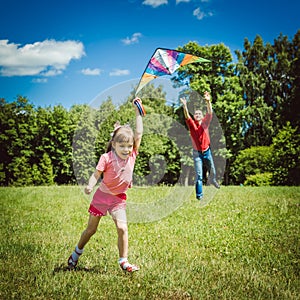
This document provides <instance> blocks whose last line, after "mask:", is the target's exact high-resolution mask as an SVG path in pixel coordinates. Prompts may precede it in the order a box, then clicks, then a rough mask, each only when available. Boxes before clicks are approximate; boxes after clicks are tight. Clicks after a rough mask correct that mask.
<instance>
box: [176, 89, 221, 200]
mask: <svg viewBox="0 0 300 300" xmlns="http://www.w3.org/2000/svg"><path fill="white" fill-rule="evenodd" d="M204 99H205V101H206V107H207V113H206V115H205V116H203V113H202V111H201V110H199V109H198V110H195V112H194V119H192V118H191V116H190V114H189V111H188V108H187V104H186V99H185V98H180V101H181V103H182V104H183V112H184V116H185V121H186V124H187V126H188V128H189V131H190V136H191V140H192V145H193V160H194V167H195V172H196V183H195V186H196V198H197V199H198V200H201V199H202V198H203V167H206V168H207V170H208V172H209V174H210V177H211V183H212V184H213V185H214V186H215V187H216V188H220V186H219V184H218V182H217V180H216V169H215V165H214V161H213V157H212V153H211V149H210V137H209V131H208V128H209V125H210V122H211V120H212V106H211V102H210V94H209V92H205V93H204Z"/></svg>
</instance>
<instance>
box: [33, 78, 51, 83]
mask: <svg viewBox="0 0 300 300" xmlns="http://www.w3.org/2000/svg"><path fill="white" fill-rule="evenodd" d="M32 82H33V83H46V82H48V79H47V78H34V79H32Z"/></svg>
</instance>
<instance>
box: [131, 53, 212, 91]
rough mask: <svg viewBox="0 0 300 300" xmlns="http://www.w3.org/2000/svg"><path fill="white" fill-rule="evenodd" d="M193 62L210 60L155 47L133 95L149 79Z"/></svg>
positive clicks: (167, 73) (169, 73)
mask: <svg viewBox="0 0 300 300" xmlns="http://www.w3.org/2000/svg"><path fill="white" fill-rule="evenodd" d="M195 62H210V60H208V59H205V58H201V57H198V56H195V55H191V54H187V53H183V52H179V51H176V50H171V49H163V48H157V49H156V50H155V52H154V54H153V55H152V57H151V59H150V60H149V63H148V65H147V67H146V69H145V71H144V73H143V75H142V77H141V79H140V82H139V84H138V86H137V88H136V91H135V95H137V94H138V93H139V91H140V90H141V89H142V88H143V87H144V86H145V85H146V84H147V83H148V82H150V81H151V80H153V79H155V78H157V77H159V76H163V75H171V74H173V73H174V72H175V71H176V70H177V69H178V68H180V67H182V66H184V65H187V64H190V63H195Z"/></svg>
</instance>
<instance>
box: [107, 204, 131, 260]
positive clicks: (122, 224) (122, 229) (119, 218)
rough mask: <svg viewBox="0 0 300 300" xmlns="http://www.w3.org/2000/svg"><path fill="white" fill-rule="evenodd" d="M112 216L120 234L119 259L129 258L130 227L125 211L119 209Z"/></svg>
mask: <svg viewBox="0 0 300 300" xmlns="http://www.w3.org/2000/svg"><path fill="white" fill-rule="evenodd" d="M111 216H112V218H113V220H114V222H115V224H116V227H117V233H118V249H119V257H124V258H125V257H126V258H127V256H128V227H127V217H126V211H125V209H118V210H116V211H113V212H112V213H111Z"/></svg>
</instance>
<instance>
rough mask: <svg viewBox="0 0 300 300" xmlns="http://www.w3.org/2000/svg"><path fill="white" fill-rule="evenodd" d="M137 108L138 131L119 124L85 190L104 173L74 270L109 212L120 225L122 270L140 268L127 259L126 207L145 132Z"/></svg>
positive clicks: (71, 262)
mask: <svg viewBox="0 0 300 300" xmlns="http://www.w3.org/2000/svg"><path fill="white" fill-rule="evenodd" d="M135 100H136V99H135ZM138 100H140V99H138ZM133 107H134V108H135V114H136V132H135V133H134V132H133V131H132V129H131V128H130V127H129V126H117V127H115V130H114V132H113V134H112V138H111V141H110V142H109V145H108V149H107V152H106V153H105V154H103V155H101V157H100V159H99V162H98V164H97V166H96V170H95V172H94V173H93V174H92V176H91V177H90V179H89V182H88V185H87V186H86V188H85V193H86V194H90V193H91V192H92V190H93V187H94V186H95V185H96V184H97V181H98V179H99V178H100V177H101V175H102V174H103V179H102V181H101V183H100V185H99V187H98V189H97V191H96V192H95V194H94V196H93V199H92V202H91V204H90V207H89V213H90V216H89V221H88V225H87V228H86V229H85V230H84V231H83V233H82V235H81V237H80V240H79V242H78V244H77V245H76V247H75V250H74V251H73V253H72V254H71V256H70V257H69V259H68V268H69V269H70V270H72V269H74V268H75V267H76V265H77V262H78V259H79V256H80V255H81V254H82V253H83V248H84V246H85V245H86V244H87V242H88V241H89V240H90V238H91V237H92V236H93V235H94V234H95V233H96V231H97V227H98V224H99V221H100V219H101V218H102V217H103V216H106V214H107V212H109V213H110V215H111V216H112V218H113V220H114V222H115V224H116V228H117V233H118V249H119V265H120V267H121V269H122V270H124V271H126V272H134V271H138V270H139V267H137V266H135V265H132V264H130V263H129V262H128V260H127V256H128V228H127V218H126V210H125V208H126V191H127V189H128V188H129V187H131V183H132V174H133V168H134V164H135V160H136V156H137V153H138V148H139V146H140V144H141V139H142V134H143V121H142V116H141V115H140V113H139V110H138V108H137V107H136V106H135V105H134V104H133Z"/></svg>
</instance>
